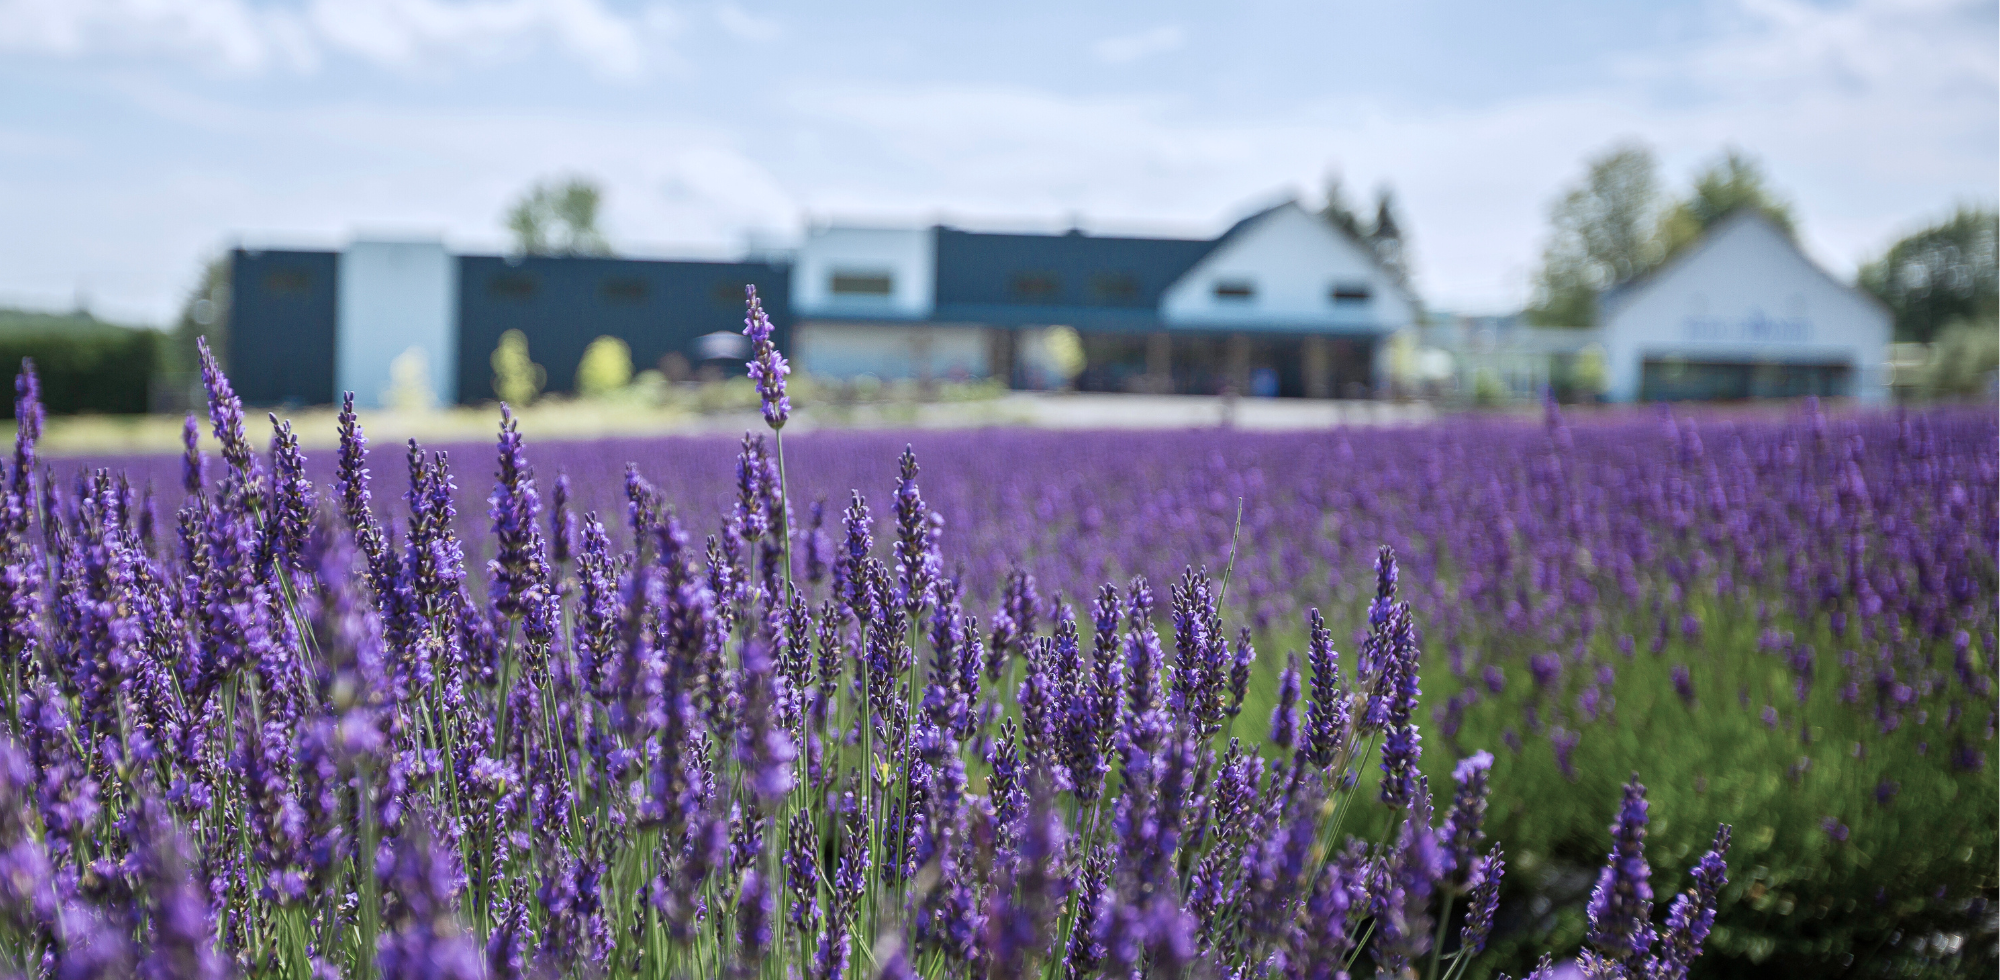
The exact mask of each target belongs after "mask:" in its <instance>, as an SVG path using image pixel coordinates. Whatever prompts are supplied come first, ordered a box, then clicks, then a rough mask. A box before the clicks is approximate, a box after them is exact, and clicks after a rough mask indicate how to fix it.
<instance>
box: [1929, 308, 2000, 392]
mask: <svg viewBox="0 0 2000 980" xmlns="http://www.w3.org/2000/svg"><path fill="white" fill-rule="evenodd" d="M1996 371H2000V324H1996V323H1995V322H1994V321H1993V320H1990V319H1989V320H1953V321H1952V322H1951V323H1950V324H1948V325H1947V326H1946V327H1945V328H1944V329H1943V330H1941V331H1939V332H1938V339H1937V341H1936V342H1935V343H1933V344H1932V345H1931V356H1930V362H1929V363H1928V364H1926V365H1925V366H1924V371H1923V388H1924V392H1925V394H1928V395H1930V396H1931V397H1933V398H1963V397H1965V396H1968V395H1981V394H1990V393H1991V392H1992V391H1993V382H1994V373H1995V372H1996Z"/></svg>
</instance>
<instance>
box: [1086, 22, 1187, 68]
mask: <svg viewBox="0 0 2000 980" xmlns="http://www.w3.org/2000/svg"><path fill="white" fill-rule="evenodd" d="M1186 43H1187V32H1185V31H1183V30H1181V28H1180V25H1178V24H1164V25H1161V26H1159V27H1155V28H1153V29H1152V30H1149V31H1140V32H1139V33H1137V34H1122V35H1119V36H1117V37H1107V38H1105V39H1103V40H1101V41H1099V42H1097V43H1096V44H1093V45H1091V46H1090V52H1091V53H1092V54H1094V55H1096V56H1097V60H1099V61H1102V62H1104V63H1105V64H1109V65H1129V64H1131V63H1132V62H1135V61H1138V60H1140V59H1142V58H1150V57H1152V56H1153V55H1156V54H1166V53H1167V52H1170V51H1178V50H1180V47H1181V45H1183V44H1186Z"/></svg>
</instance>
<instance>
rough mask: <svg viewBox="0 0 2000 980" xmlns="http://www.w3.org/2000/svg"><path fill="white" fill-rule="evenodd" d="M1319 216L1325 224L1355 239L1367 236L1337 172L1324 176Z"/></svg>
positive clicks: (1359, 239) (1366, 231) (1358, 239)
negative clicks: (1324, 202) (1323, 199)
mask: <svg viewBox="0 0 2000 980" xmlns="http://www.w3.org/2000/svg"><path fill="white" fill-rule="evenodd" d="M1319 216H1320V217H1321V218H1322V219H1324V220H1325V221H1326V223H1327V224H1330V225H1332V226H1334V227H1335V228H1338V229H1340V230H1342V231H1344V232H1347V233H1348V234H1349V235H1352V236H1354V240H1355V241H1361V240H1363V239H1366V238H1367V237H1368V230H1367V229H1366V228H1363V227H1362V225H1361V216H1360V215H1358V214H1356V213H1354V207H1353V205H1351V204H1349V203H1348V201H1347V192H1346V190H1345V189H1343V188H1342V187H1341V184H1340V175H1339V174H1337V173H1330V174H1327V176H1326V204H1324V205H1322V206H1321V207H1320V209H1319Z"/></svg>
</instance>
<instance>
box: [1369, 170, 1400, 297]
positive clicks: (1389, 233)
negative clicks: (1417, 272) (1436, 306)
mask: <svg viewBox="0 0 2000 980" xmlns="http://www.w3.org/2000/svg"><path fill="white" fill-rule="evenodd" d="M1396 210H1397V209H1396V192H1395V191H1392V190H1390V189H1389V186H1388V185H1387V184H1384V185H1383V186H1382V189H1381V190H1379V191H1376V192H1375V225H1374V227H1372V228H1370V229H1369V230H1368V247H1369V248H1370V249H1373V250H1374V252H1375V261H1376V262H1378V263H1380V264H1381V266H1382V270H1383V271H1384V272H1387V273H1388V274H1389V277H1390V278H1391V279H1394V280H1396V284H1397V285H1399V286H1402V287H1404V288H1406V289H1407V288H1409V285H1410V252H1409V247H1408V245H1407V244H1406V243H1405V242H1404V241H1403V227H1402V225H1401V223H1399V222H1398V221H1397V220H1396Z"/></svg>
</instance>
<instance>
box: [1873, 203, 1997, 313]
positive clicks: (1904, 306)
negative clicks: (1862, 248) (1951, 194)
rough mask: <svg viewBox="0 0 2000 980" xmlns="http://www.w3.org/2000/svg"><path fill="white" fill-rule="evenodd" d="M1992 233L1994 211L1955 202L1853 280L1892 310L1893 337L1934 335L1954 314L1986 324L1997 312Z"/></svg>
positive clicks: (1995, 226)
mask: <svg viewBox="0 0 2000 980" xmlns="http://www.w3.org/2000/svg"><path fill="white" fill-rule="evenodd" d="M1996 232H2000V213H1996V212H1995V211H1994V209H1993V208H1990V207H1987V208H1980V207H1970V206H1965V205H1961V206H1960V207H1959V208H1958V210H1957V211H1956V212H1954V213H1953V214H1952V216H1951V217H1949V218H1946V219H1945V220H1943V221H1941V222H1939V223H1937V224H1934V225H1932V226H1930V227H1929V228H1925V229H1923V230H1921V231H1919V232H1917V233H1915V234H1913V235H1910V236H1908V237H1906V238H1904V239H1903V240H1902V241H1899V242H1897V243H1896V244H1894V245H1891V246H1889V251H1888V252H1887V253H1885V254H1884V255H1883V256H1882V257H1881V258H1879V259H1876V260H1875V261H1873V262H1870V263H1868V264H1866V265H1863V266H1862V267H1861V272H1860V275H1859V276H1857V277H1856V278H1857V280H1858V281H1857V285H1859V286H1860V287H1861V288H1862V289H1865V290H1867V291H1868V292H1870V293H1873V294H1875V296H1876V298H1877V299H1880V300H1881V301H1882V302H1883V303H1884V304H1886V305H1887V306H1888V307H1889V309H1890V310H1891V311H1892V312H1893V313H1894V314H1895V316H1896V339H1898V340H1915V341H1925V342H1928V341H1931V340H1934V339H1936V338H1937V337H1938V335H1939V333H1940V331H1941V330H1942V329H1943V328H1944V325H1945V324H1947V323H1949V322H1951V321H1952V320H1954V319H1961V318H1962V319H1967V320H1984V321H1986V322H1988V323H1992V322H1993V321H1994V319H1995V314H1996V311H2000V297H1996V292H2000V291H1996V282H1995V280H1996V276H2000V272H1996V262H2000V254H1996V251H1995V247H1994V239H1995V237H1996Z"/></svg>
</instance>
